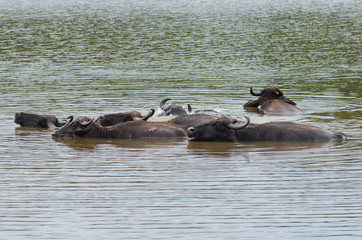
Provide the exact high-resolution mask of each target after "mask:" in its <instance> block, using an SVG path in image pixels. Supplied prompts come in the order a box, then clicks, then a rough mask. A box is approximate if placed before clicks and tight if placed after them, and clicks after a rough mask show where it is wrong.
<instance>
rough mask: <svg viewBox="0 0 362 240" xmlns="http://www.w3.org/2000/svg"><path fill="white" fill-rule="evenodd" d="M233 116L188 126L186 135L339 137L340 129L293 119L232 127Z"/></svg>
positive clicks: (230, 138)
mask: <svg viewBox="0 0 362 240" xmlns="http://www.w3.org/2000/svg"><path fill="white" fill-rule="evenodd" d="M234 122H235V120H233V119H230V118H228V117H219V118H217V119H213V120H209V121H205V122H204V123H201V124H199V125H198V126H196V125H195V126H194V127H190V128H189V129H188V135H189V138H190V140H195V141H218V142H222V141H234V142H241V141H269V142H277V141H279V142H281V141H284V142H316V141H343V140H345V139H346V136H345V135H344V134H343V133H334V132H329V131H326V130H323V129H321V128H318V127H314V126H311V125H305V124H299V123H293V122H268V123H263V124H249V125H248V123H249V121H247V124H244V125H242V126H241V127H240V128H235V127H233V125H234V124H233V123H234Z"/></svg>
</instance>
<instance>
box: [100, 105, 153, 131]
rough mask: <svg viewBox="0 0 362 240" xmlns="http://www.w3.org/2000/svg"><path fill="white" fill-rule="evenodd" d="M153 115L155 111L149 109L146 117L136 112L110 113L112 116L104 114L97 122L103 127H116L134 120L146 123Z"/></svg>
mask: <svg viewBox="0 0 362 240" xmlns="http://www.w3.org/2000/svg"><path fill="white" fill-rule="evenodd" d="M154 113H155V109H150V111H149V112H148V114H147V115H146V116H142V114H141V113H140V112H138V111H130V112H123V113H112V114H105V115H103V116H100V117H99V119H98V121H97V122H99V123H100V124H101V125H102V126H103V127H106V126H112V125H116V124H118V123H120V122H128V121H135V120H144V121H146V120H147V119H149V118H150V117H152V115H153V114H154Z"/></svg>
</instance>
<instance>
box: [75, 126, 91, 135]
mask: <svg viewBox="0 0 362 240" xmlns="http://www.w3.org/2000/svg"><path fill="white" fill-rule="evenodd" d="M89 130H90V128H89V127H86V128H81V127H78V128H76V129H75V130H74V132H73V134H74V135H75V136H77V137H80V136H84V135H85V134H87V133H88V132H89Z"/></svg>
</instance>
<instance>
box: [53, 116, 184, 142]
mask: <svg viewBox="0 0 362 240" xmlns="http://www.w3.org/2000/svg"><path fill="white" fill-rule="evenodd" d="M53 137H80V138H118V139H136V138H187V127H186V126H180V125H176V124H172V123H166V122H147V121H143V120H136V121H128V122H122V123H119V124H116V125H113V126H108V127H103V126H101V125H99V124H98V123H96V122H94V121H93V119H90V118H88V117H78V118H76V119H75V120H73V118H69V119H68V120H67V123H66V125H65V126H64V127H62V128H61V129H59V130H58V131H56V132H55V133H54V134H53Z"/></svg>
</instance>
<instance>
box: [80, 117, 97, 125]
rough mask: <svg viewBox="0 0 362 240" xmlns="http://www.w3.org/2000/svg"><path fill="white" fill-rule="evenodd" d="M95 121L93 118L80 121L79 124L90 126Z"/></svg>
mask: <svg viewBox="0 0 362 240" xmlns="http://www.w3.org/2000/svg"><path fill="white" fill-rule="evenodd" d="M93 121H94V118H92V119H91V120H89V121H88V122H80V123H79V124H80V125H82V126H83V127H88V126H89V125H90V124H91V123H92V122H93Z"/></svg>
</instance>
